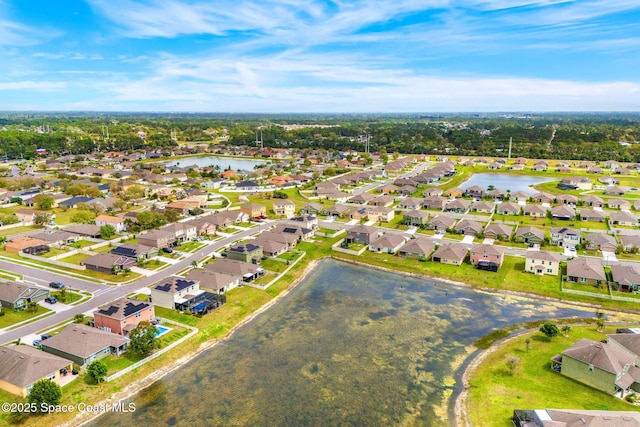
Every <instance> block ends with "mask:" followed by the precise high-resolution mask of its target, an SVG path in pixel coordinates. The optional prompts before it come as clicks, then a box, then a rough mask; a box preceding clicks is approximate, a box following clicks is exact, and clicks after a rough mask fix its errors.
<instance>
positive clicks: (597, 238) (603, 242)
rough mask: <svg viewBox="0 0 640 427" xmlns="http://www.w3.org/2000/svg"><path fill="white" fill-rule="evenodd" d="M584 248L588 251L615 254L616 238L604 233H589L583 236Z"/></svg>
mask: <svg viewBox="0 0 640 427" xmlns="http://www.w3.org/2000/svg"><path fill="white" fill-rule="evenodd" d="M584 242H585V247H586V248H587V250H590V251H606V252H615V251H616V248H617V247H618V242H617V241H616V238H615V237H613V236H612V235H610V234H605V233H589V234H586V235H585V236H584Z"/></svg>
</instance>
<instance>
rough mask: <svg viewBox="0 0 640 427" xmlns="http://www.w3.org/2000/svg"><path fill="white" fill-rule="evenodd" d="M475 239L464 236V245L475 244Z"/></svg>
mask: <svg viewBox="0 0 640 427" xmlns="http://www.w3.org/2000/svg"><path fill="white" fill-rule="evenodd" d="M473 237H474V236H464V239H462V243H467V244H471V243H473Z"/></svg>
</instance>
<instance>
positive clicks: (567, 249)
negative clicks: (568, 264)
mask: <svg viewBox="0 0 640 427" xmlns="http://www.w3.org/2000/svg"><path fill="white" fill-rule="evenodd" d="M562 254H563V255H564V256H576V255H577V253H576V248H573V247H565V248H564V252H563V253H562Z"/></svg>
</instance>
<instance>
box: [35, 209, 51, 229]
mask: <svg viewBox="0 0 640 427" xmlns="http://www.w3.org/2000/svg"><path fill="white" fill-rule="evenodd" d="M50 222H51V215H50V214H48V213H46V212H38V213H36V214H35V215H34V216H33V223H34V224H35V225H38V226H43V225H45V224H49V223H50Z"/></svg>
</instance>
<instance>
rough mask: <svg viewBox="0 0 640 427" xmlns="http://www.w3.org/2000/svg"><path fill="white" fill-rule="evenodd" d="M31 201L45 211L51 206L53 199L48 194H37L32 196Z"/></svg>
mask: <svg viewBox="0 0 640 427" xmlns="http://www.w3.org/2000/svg"><path fill="white" fill-rule="evenodd" d="M33 202H34V203H35V205H36V207H37V208H38V209H42V210H45V211H47V210H49V209H51V208H52V207H53V203H54V202H55V200H54V199H53V197H51V196H49V195H48V194H38V195H37V196H35V197H34V198H33Z"/></svg>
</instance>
